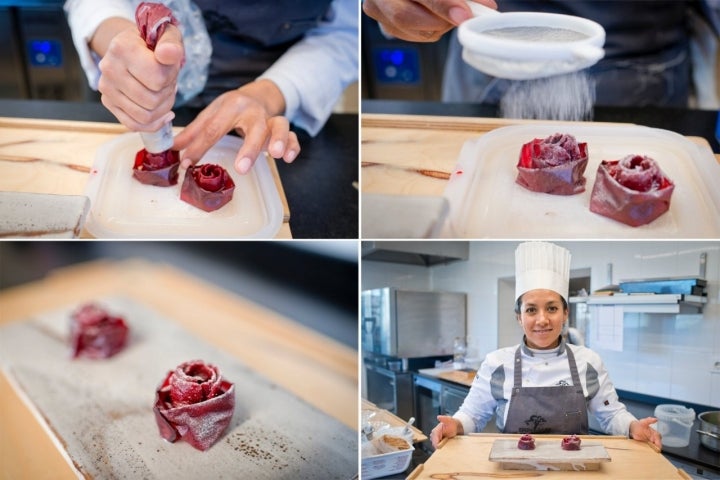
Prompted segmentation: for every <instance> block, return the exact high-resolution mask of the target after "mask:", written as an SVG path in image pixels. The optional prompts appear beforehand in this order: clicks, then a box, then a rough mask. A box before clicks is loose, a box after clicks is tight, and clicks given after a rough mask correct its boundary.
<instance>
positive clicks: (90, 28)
mask: <svg viewBox="0 0 720 480" xmlns="http://www.w3.org/2000/svg"><path fill="white" fill-rule="evenodd" d="M137 3H139V2H138V1H132V0H103V1H101V2H98V1H97V0H66V2H65V7H64V8H65V12H66V13H67V17H68V24H69V25H70V29H71V30H72V37H73V43H74V44H75V49H76V50H77V51H78V55H79V56H80V63H81V65H82V67H83V69H84V70H85V74H86V76H87V78H88V82H89V84H90V87H91V88H93V89H95V90H97V85H98V81H99V79H100V70H99V69H98V66H97V64H98V61H99V59H98V58H97V56H96V55H95V54H94V53H93V52H91V51H90V48H89V46H88V41H89V40H90V38H91V37H92V35H93V34H94V33H95V30H96V29H97V27H98V26H99V25H100V23H101V22H103V21H104V20H106V19H108V18H110V17H123V18H127V19H128V20H131V21H132V22H135V6H136V5H137ZM332 8H333V9H334V16H333V18H332V20H331V21H328V22H326V23H323V24H321V25H319V26H318V27H317V28H314V29H312V30H310V31H309V32H308V33H307V34H306V35H305V36H304V38H303V39H301V40H300V41H298V42H297V43H296V44H294V45H293V46H292V47H290V48H289V49H288V50H287V51H286V52H285V53H284V54H283V55H282V56H281V57H280V58H279V59H278V60H277V61H276V62H275V63H274V64H273V65H272V66H271V67H270V68H268V69H267V70H266V71H265V73H263V74H262V75H261V76H260V77H259V78H266V79H268V80H272V81H273V82H275V84H276V85H277V86H278V87H279V89H280V91H281V92H282V94H283V96H284V97H285V117H287V118H288V120H289V121H290V122H292V123H294V124H295V125H297V126H298V127H300V128H302V129H303V130H305V131H307V132H308V133H309V134H310V135H313V136H314V135H316V134H317V133H318V132H319V131H320V130H321V129H322V127H323V125H324V124H325V122H326V121H327V119H328V118H329V117H330V114H331V113H332V109H333V107H334V105H335V103H336V102H337V100H338V99H339V98H340V95H342V93H343V91H344V90H345V88H346V87H347V86H348V85H349V84H350V83H352V82H354V81H355V80H357V77H358V23H359V4H358V3H357V2H354V1H353V0H335V1H334V2H333V3H332ZM238 86H240V85H238Z"/></svg>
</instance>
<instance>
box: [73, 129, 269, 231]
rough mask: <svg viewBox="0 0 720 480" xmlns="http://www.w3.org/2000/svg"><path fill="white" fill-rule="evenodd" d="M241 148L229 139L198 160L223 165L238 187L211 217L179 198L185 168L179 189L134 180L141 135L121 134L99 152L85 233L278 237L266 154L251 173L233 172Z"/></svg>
mask: <svg viewBox="0 0 720 480" xmlns="http://www.w3.org/2000/svg"><path fill="white" fill-rule="evenodd" d="M241 145H242V139H240V138H238V137H233V136H225V137H223V138H222V139H220V141H219V142H217V143H216V144H215V145H214V146H213V147H211V148H210V150H208V152H207V153H206V154H205V155H204V156H203V158H202V159H200V162H199V163H214V164H219V165H221V166H223V167H224V168H225V169H226V170H227V171H228V173H229V174H230V176H232V178H233V180H234V181H235V185H236V187H235V192H234V194H233V198H232V200H231V201H230V203H228V204H227V205H225V206H223V207H222V208H220V209H218V210H216V211H214V212H209V213H208V212H205V211H203V210H200V209H199V208H195V207H193V206H192V205H190V204H188V203H186V202H183V201H182V200H180V188H181V186H182V182H183V178H184V175H185V171H184V169H182V168H181V169H180V172H179V174H180V178H179V179H178V183H177V185H173V186H170V187H155V186H152V185H143V184H141V183H140V182H138V181H137V180H135V179H134V178H133V176H132V166H133V162H134V159H135V153H136V152H137V151H138V150H140V149H141V148H142V142H141V141H140V135H139V134H137V133H125V134H122V135H119V136H117V137H116V138H114V139H113V140H110V141H109V142H107V143H104V144H103V145H101V146H100V147H99V148H98V150H97V153H96V157H95V162H94V164H93V167H92V169H91V171H90V176H89V178H88V182H87V185H86V187H85V195H86V196H87V197H88V198H89V199H90V203H91V207H90V212H89V214H88V216H87V220H86V222H85V229H86V230H87V231H88V232H89V233H90V234H91V235H92V236H94V237H96V238H149V239H158V238H177V239H188V238H212V239H215V238H232V239H239V238H254V239H268V238H274V237H275V235H276V234H277V232H278V231H279V230H280V227H281V226H282V222H283V210H282V202H281V200H280V194H279V192H278V188H277V186H276V185H275V180H274V178H273V175H272V172H271V171H270V167H269V166H268V161H267V160H266V158H265V155H264V154H261V155H260V156H259V157H258V158H257V160H256V161H255V166H254V167H253V169H252V170H251V171H250V172H249V173H248V174H247V175H240V174H238V173H237V172H236V171H235V169H234V167H233V163H234V160H235V155H236V154H237V151H238V150H239V149H240V146H241Z"/></svg>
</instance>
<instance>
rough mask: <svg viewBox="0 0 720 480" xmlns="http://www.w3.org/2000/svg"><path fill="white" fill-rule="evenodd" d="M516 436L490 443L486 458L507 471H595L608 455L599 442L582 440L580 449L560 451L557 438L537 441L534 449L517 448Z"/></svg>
mask: <svg viewBox="0 0 720 480" xmlns="http://www.w3.org/2000/svg"><path fill="white" fill-rule="evenodd" d="M517 444H518V441H517V439H498V440H495V441H494V442H493V445H492V449H491V450H490V456H489V459H490V461H491V462H500V463H501V464H502V467H503V468H504V469H507V470H575V471H585V470H598V469H599V468H600V463H601V462H609V461H610V455H608V452H607V450H605V447H604V446H603V445H602V444H601V443H597V442H582V445H581V448H580V450H573V451H567V450H563V449H562V447H561V446H560V441H558V440H536V441H535V449H534V450H520V449H519V448H518V447H517Z"/></svg>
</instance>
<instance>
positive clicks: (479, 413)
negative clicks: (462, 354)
mask: <svg viewBox="0 0 720 480" xmlns="http://www.w3.org/2000/svg"><path fill="white" fill-rule="evenodd" d="M498 366H500V363H499V362H498V361H497V359H496V358H495V357H494V356H493V355H492V354H490V355H488V356H487V357H486V358H485V361H483V363H482V365H480V369H479V370H478V372H477V375H475V379H474V380H473V383H472V386H471V387H470V391H469V392H468V395H467V397H465V401H464V402H463V404H462V405H461V406H460V409H459V410H458V411H457V412H456V413H455V414H454V415H453V418H455V419H457V420H459V421H460V423H462V426H463V431H464V432H465V433H466V434H467V433H475V432H480V431H482V429H483V428H485V425H486V424H487V422H488V421H489V420H490V419H491V418H492V416H493V413H495V408H496V407H497V400H496V399H495V398H493V395H492V391H491V388H492V387H491V377H492V374H493V372H494V371H495V370H496V369H497V368H498Z"/></svg>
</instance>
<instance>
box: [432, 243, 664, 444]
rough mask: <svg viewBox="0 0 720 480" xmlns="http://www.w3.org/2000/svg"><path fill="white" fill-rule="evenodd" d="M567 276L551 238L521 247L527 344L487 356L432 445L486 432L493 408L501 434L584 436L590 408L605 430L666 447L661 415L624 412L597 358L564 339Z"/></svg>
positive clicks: (519, 277)
mask: <svg viewBox="0 0 720 480" xmlns="http://www.w3.org/2000/svg"><path fill="white" fill-rule="evenodd" d="M569 276H570V252H569V251H568V250H566V249H565V248H562V247H560V246H558V245H555V244H552V243H546V242H526V243H522V244H520V245H519V246H518V248H517V250H516V251H515V278H516V281H515V298H516V307H515V313H516V318H517V321H518V322H519V323H520V326H521V327H522V329H523V333H524V335H523V339H522V342H521V343H520V344H519V345H515V346H512V347H506V348H502V349H500V350H497V351H495V352H491V353H489V354H488V355H487V357H486V359H485V361H484V362H483V364H482V365H481V367H480V370H479V371H478V373H477V375H476V377H475V379H474V380H473V383H472V387H471V388H470V392H469V393H468V396H467V397H466V398H465V401H464V403H463V404H462V406H461V407H460V409H459V410H458V411H457V413H455V415H453V416H452V417H449V416H444V415H440V416H438V420H439V423H438V425H437V426H436V427H435V428H434V429H433V430H432V432H431V435H430V438H431V440H432V443H433V445H434V446H437V445H438V444H439V443H440V441H441V440H442V439H443V438H446V437H454V436H456V435H462V434H465V433H472V432H478V431H482V430H483V428H484V427H485V425H486V423H487V422H488V421H489V420H490V418H491V417H492V416H493V414H495V415H496V422H497V427H498V430H499V431H501V432H503V433H521V434H565V435H569V434H587V433H588V423H589V419H588V416H589V415H588V414H589V413H590V414H592V415H594V416H595V417H596V418H597V420H598V421H599V423H600V425H601V428H602V429H603V430H604V431H605V432H606V433H610V434H613V435H626V436H629V437H631V438H634V439H636V440H638V441H650V442H652V443H654V444H656V445H657V446H658V447H659V446H660V445H661V437H660V435H659V434H658V433H657V432H656V431H655V430H653V429H652V428H650V424H652V423H655V421H656V420H655V419H654V418H645V419H642V420H637V419H636V418H635V417H634V416H633V415H632V414H630V413H629V412H628V411H627V409H626V408H625V405H624V404H622V403H620V402H619V400H618V395H617V393H616V391H615V387H614V386H613V384H612V383H611V382H610V380H609V377H608V374H607V371H606V370H605V367H604V365H603V363H602V360H601V359H600V357H599V356H598V355H597V354H596V353H595V352H593V351H592V350H590V349H588V348H585V347H582V346H576V345H570V344H567V343H566V342H565V340H564V339H563V337H562V335H561V333H562V330H563V327H564V325H565V323H566V322H567V319H568V304H567V300H568V298H569V293H568V292H569Z"/></svg>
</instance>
